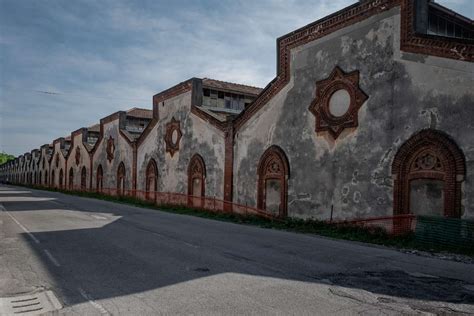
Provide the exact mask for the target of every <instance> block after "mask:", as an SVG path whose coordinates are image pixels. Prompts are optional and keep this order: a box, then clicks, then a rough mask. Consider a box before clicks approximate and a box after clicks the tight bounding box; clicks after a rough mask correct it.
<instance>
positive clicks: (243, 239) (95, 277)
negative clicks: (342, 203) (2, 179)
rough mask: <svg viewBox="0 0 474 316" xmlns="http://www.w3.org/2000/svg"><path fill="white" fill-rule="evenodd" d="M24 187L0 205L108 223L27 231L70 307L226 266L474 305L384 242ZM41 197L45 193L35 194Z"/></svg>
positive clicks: (456, 287)
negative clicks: (374, 244) (415, 271)
mask: <svg viewBox="0 0 474 316" xmlns="http://www.w3.org/2000/svg"><path fill="white" fill-rule="evenodd" d="M22 191H23V192H22ZM25 191H26V190H25ZM25 191H24V190H16V192H11V193H6V192H2V194H1V195H0V203H3V204H4V206H5V207H6V209H7V210H9V211H10V212H11V213H12V214H20V213H17V212H31V213H32V214H33V215H35V214H36V215H35V216H37V217H35V220H37V221H46V222H45V223H44V225H40V224H41V223H38V225H39V226H41V227H48V216H54V214H56V213H54V210H59V212H60V213H57V214H58V215H57V216H62V218H61V223H60V224H59V225H65V227H75V226H74V225H76V226H81V221H83V222H84V225H85V226H87V224H86V223H87V216H91V218H90V221H91V222H93V223H99V224H100V223H102V224H100V225H96V226H97V227H92V228H90V227H87V228H78V229H77V228H73V229H64V230H57V229H55V230H46V229H42V230H39V231H34V230H33V231H32V233H33V234H34V236H35V237H36V238H37V239H39V240H40V241H41V244H40V245H38V244H35V243H34V242H33V241H32V240H31V238H30V237H29V236H28V235H27V234H26V233H25V234H23V237H24V239H25V240H26V241H27V242H28V243H29V245H30V247H31V248H32V249H34V251H35V252H36V254H37V256H38V257H39V258H41V260H42V262H43V263H44V265H45V266H46V267H47V269H48V270H49V272H50V274H51V275H52V276H53V277H54V278H55V283H56V284H57V286H58V289H59V290H60V291H61V293H60V295H61V296H63V297H67V298H68V303H69V304H78V303H81V302H84V301H85V300H86V298H85V297H84V296H83V295H80V294H78V291H77V289H78V288H79V289H80V288H86V289H93V293H94V299H106V298H113V297H119V296H126V295H130V294H137V293H141V292H145V291H149V290H153V289H157V288H161V287H165V286H170V285H174V284H178V283H183V282H188V281H191V280H194V279H199V278H202V277H208V276H212V275H218V274H223V273H237V274H246V275H254V276H264V277H273V278H279V279H289V280H295V281H304V282H316V283H322V284H332V285H338V286H342V287H345V288H354V289H363V290H366V291H369V292H372V293H376V294H379V295H390V296H395V297H402V298H408V299H418V300H429V301H442V302H452V303H473V302H474V293H473V292H472V290H468V284H467V283H466V282H464V281H461V280H455V279H447V278H439V277H430V276H423V275H412V274H408V273H406V272H404V271H403V270H402V269H399V268H397V266H398V264H397V262H390V261H391V260H392V258H390V256H392V255H387V254H386V253H388V252H389V251H388V250H385V249H383V250H382V249H377V248H369V250H363V249H364V248H365V247H364V246H361V245H357V244H351V243H347V242H338V241H333V240H328V239H320V238H314V237H312V236H306V235H302V234H294V233H287V232H281V231H273V230H268V229H259V228H256V227H249V226H244V225H235V224H232V223H224V222H217V221H212V220H207V219H202V218H195V217H190V216H183V215H176V214H169V213H162V212H156V211H153V210H144V209H139V208H134V207H130V206H125V205H120V204H113V203H110V202H103V201H94V200H88V199H84V198H78V197H69V196H65V195H61V194H59V193H46V192H41V193H39V191H38V192H36V191H33V196H31V194H29V193H28V191H26V192H25ZM40 194H41V195H42V196H48V198H46V199H43V198H41V197H40V198H38V196H39V195H40ZM35 195H36V197H35ZM56 197H57V198H59V197H60V199H56ZM23 198H24V199H23ZM62 201H64V202H62ZM68 203H70V204H68ZM51 210H53V211H51ZM77 210H80V212H79V211H77ZM48 212H50V213H48ZM87 212H88V213H87ZM78 213H80V214H78ZM41 214H43V215H44V216H43V217H41V216H40V215H41ZM18 216H19V215H18ZM84 216H85V217H86V219H84ZM49 220H50V221H51V222H54V221H55V220H59V219H58V218H50V219H49ZM55 225H56V224H55ZM41 247H47V248H48V249H49V250H50V252H51V253H52V254H54V255H55V256H56V258H57V260H58V261H59V262H60V265H61V266H59V267H58V266H55V265H54V264H53V263H52V262H51V261H50V260H48V258H47V257H46V256H45V255H44V252H43V250H42V248H41ZM364 251H368V252H367V253H364ZM371 256H372V257H371ZM402 256H406V255H403V254H400V253H398V252H395V251H393V258H394V260H396V258H400V257H402ZM427 260H428V259H427ZM430 260H434V259H430ZM437 264H443V263H437ZM453 264H454V263H453Z"/></svg>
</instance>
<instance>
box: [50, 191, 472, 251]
mask: <svg viewBox="0 0 474 316" xmlns="http://www.w3.org/2000/svg"><path fill="white" fill-rule="evenodd" d="M41 189H42V190H47V191H55V192H61V193H64V194H69V195H75V196H82V197H88V198H95V199H100V200H105V201H111V202H117V203H122V204H127V205H132V206H137V207H143V208H149V209H155V210H160V211H163V212H170V213H175V214H183V215H191V216H197V217H204V218H209V219H214V220H220V221H226V222H234V223H239V224H247V225H254V226H259V227H262V228H268V229H279V230H286V231H291V232H297V233H304V234H316V235H320V236H325V237H330V238H335V239H344V240H351V241H358V242H364V243H371V244H377V245H383V246H387V247H392V248H397V249H405V250H420V251H426V252H431V253H444V252H446V253H457V254H462V255H467V256H471V257H474V249H472V248H471V249H466V248H459V247H451V246H446V245H440V246H427V245H426V244H424V243H421V242H419V241H418V240H416V238H415V234H413V233H411V234H407V235H402V236H392V235H389V234H387V233H386V232H385V230H383V229H382V228H379V229H374V228H370V229H369V228H366V227H355V226H349V225H341V224H339V225H335V224H331V223H328V222H325V221H318V220H313V219H311V220H303V219H295V218H286V219H283V220H270V219H264V218H260V217H256V216H241V215H236V214H226V213H214V212H210V211H205V210H199V209H192V208H189V207H185V206H174V205H160V206H157V205H155V204H153V203H151V202H147V201H143V200H140V199H137V198H133V197H127V196H118V197H114V196H109V195H104V194H100V193H96V192H82V191H66V190H58V189H51V188H46V187H41Z"/></svg>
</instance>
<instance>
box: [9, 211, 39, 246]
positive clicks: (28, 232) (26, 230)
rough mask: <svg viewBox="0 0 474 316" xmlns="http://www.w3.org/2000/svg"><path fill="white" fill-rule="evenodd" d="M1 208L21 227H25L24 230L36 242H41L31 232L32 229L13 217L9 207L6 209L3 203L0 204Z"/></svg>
mask: <svg viewBox="0 0 474 316" xmlns="http://www.w3.org/2000/svg"><path fill="white" fill-rule="evenodd" d="M0 209H1V210H2V211H4V212H5V213H7V215H8V216H10V217H11V219H12V220H13V221H15V223H17V225H18V226H20V227H21V229H23V231H24V232H25V233H27V234H28V236H30V238H31V239H33V241H34V242H35V243H37V244H39V243H40V241H39V240H38V239H37V238H36V237H35V236H34V235H33V234H32V233H30V231H29V230H28V229H27V228H26V227H25V226H23V225H22V224H21V223H20V222H19V221H17V220H16V218H15V217H13V215H12V214H10V212H8V211H7V209H6V208H5V207H4V206H3V205H2V204H0Z"/></svg>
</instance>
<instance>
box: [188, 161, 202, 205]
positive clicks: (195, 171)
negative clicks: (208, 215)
mask: <svg viewBox="0 0 474 316" xmlns="http://www.w3.org/2000/svg"><path fill="white" fill-rule="evenodd" d="M194 179H200V181H201V196H206V193H205V189H206V185H205V182H206V164H205V163H204V159H202V157H201V156H200V155H199V154H194V156H193V157H192V158H191V160H190V161H189V166H188V195H194V194H193V193H194V192H193V181H194Z"/></svg>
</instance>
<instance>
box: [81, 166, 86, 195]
mask: <svg viewBox="0 0 474 316" xmlns="http://www.w3.org/2000/svg"><path fill="white" fill-rule="evenodd" d="M86 188H87V170H86V167H85V166H83V167H82V169H81V190H82V191H84V190H85V189H86Z"/></svg>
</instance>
